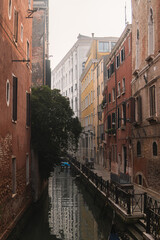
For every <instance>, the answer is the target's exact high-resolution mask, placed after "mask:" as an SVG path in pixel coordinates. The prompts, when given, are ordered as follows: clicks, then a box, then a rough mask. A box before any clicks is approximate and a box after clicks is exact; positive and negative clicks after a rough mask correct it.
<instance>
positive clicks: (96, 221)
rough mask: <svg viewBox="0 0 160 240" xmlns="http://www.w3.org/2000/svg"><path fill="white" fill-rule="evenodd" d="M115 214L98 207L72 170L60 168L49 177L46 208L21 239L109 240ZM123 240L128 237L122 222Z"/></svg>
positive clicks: (120, 231) (44, 203)
mask: <svg viewBox="0 0 160 240" xmlns="http://www.w3.org/2000/svg"><path fill="white" fill-rule="evenodd" d="M113 215H114V214H113V211H112V210H111V209H104V207H99V206H98V204H97V200H96V199H95V198H94V197H93V196H91V194H90V193H89V192H88V189H86V187H85V186H84V184H82V182H81V181H80V180H79V179H78V176H76V175H74V174H73V173H72V172H71V170H70V169H61V168H59V167H57V168H56V169H55V170H54V172H53V173H51V177H50V178H49V185H48V195H47V194H46V197H45V199H44V201H43V205H42V206H41V207H40V208H39V209H38V210H37V211H36V213H35V214H34V216H32V219H31V220H30V221H29V223H28V224H27V225H26V226H25V229H24V230H23V232H22V233H21V236H19V238H18V239H20V240H58V239H59V240H108V239H109V235H110V232H111V227H112V222H113ZM116 229H117V232H118V234H119V236H120V235H121V236H123V237H121V238H120V239H130V238H127V237H126V235H125V234H124V233H125V228H124V226H123V224H121V223H120V222H118V223H117V225H116Z"/></svg>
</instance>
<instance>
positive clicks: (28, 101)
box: [26, 93, 31, 127]
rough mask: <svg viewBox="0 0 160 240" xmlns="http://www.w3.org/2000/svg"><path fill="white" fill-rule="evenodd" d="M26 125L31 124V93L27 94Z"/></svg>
mask: <svg viewBox="0 0 160 240" xmlns="http://www.w3.org/2000/svg"><path fill="white" fill-rule="evenodd" d="M26 104H27V106H26V125H27V126H28V127H29V126H30V114H31V113H30V93H27V94H26Z"/></svg>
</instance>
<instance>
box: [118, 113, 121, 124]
mask: <svg viewBox="0 0 160 240" xmlns="http://www.w3.org/2000/svg"><path fill="white" fill-rule="evenodd" d="M120 127H121V112H120V108H118V128H120Z"/></svg>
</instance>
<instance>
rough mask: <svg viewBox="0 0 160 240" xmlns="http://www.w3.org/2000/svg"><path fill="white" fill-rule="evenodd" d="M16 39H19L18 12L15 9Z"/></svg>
mask: <svg viewBox="0 0 160 240" xmlns="http://www.w3.org/2000/svg"><path fill="white" fill-rule="evenodd" d="M14 40H15V42H17V41H18V12H17V11H16V10H15V11H14Z"/></svg>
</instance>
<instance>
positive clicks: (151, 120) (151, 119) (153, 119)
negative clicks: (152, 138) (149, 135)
mask: <svg viewBox="0 0 160 240" xmlns="http://www.w3.org/2000/svg"><path fill="white" fill-rule="evenodd" d="M146 120H147V121H148V122H149V123H150V124H156V123H158V118H157V117H156V116H151V117H149V118H147V119H146Z"/></svg>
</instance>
